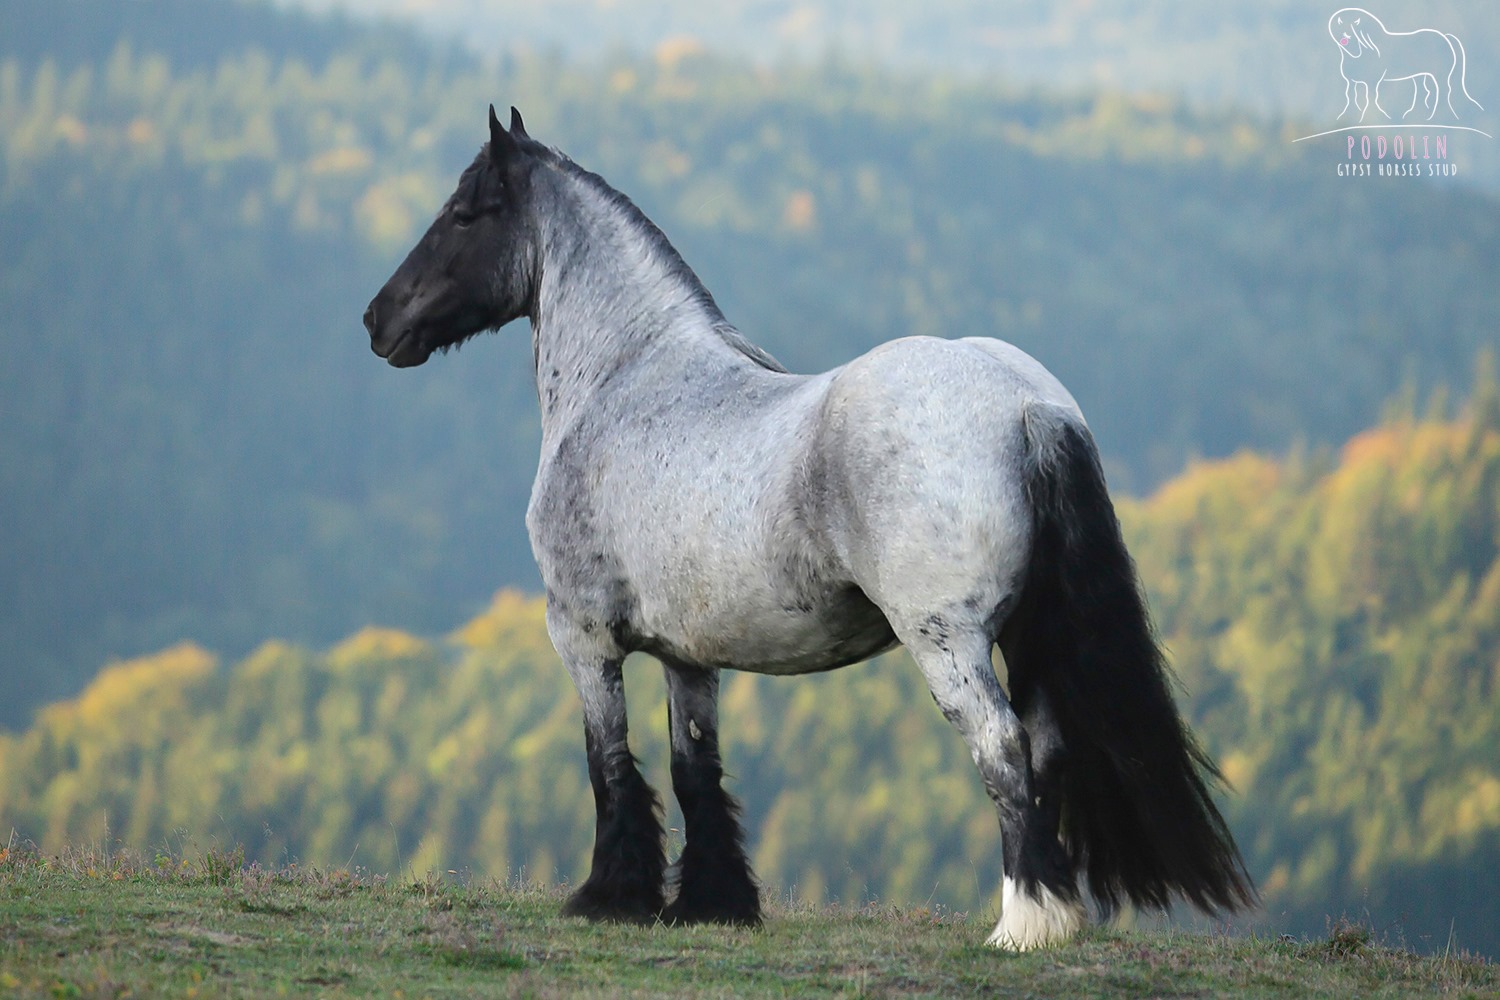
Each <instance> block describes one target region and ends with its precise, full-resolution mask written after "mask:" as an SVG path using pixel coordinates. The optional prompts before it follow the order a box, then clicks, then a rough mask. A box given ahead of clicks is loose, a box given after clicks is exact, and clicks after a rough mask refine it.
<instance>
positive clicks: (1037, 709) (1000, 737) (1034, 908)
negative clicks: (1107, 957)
mask: <svg viewBox="0 0 1500 1000" xmlns="http://www.w3.org/2000/svg"><path fill="white" fill-rule="evenodd" d="M897 634H898V636H900V638H901V639H902V641H903V642H904V643H905V645H906V647H907V649H908V650H909V651H910V652H911V654H912V657H913V659H915V660H916V661H917V666H918V667H920V668H921V670H922V675H923V677H924V678H926V680H927V686H928V689H929V690H930V691H931V692H932V697H933V699H934V700H935V701H936V702H937V704H938V707H939V708H940V709H942V712H943V715H944V717H946V718H947V719H948V721H949V722H951V723H952V724H953V726H954V727H955V728H956V729H957V730H958V731H959V733H960V734H961V735H962V736H963V738H964V742H965V743H967V744H968V747H969V753H970V755H971V756H973V758H974V763H975V764H976V765H977V766H978V768H979V774H980V777H981V778H982V779H983V781H984V787H985V791H986V792H988V793H989V796H990V799H991V800H992V801H993V802H994V803H995V808H996V810H997V811H998V812H999V814H1000V834H1001V838H1002V851H1003V857H1002V864H1003V868H1004V874H1005V885H1004V893H1003V897H1002V901H1001V913H1000V922H999V923H998V924H997V925H996V926H995V930H994V933H993V934H991V935H990V938H989V942H988V943H990V944H992V945H997V946H999V947H1002V948H1013V949H1016V950H1019V951H1024V950H1027V949H1030V948H1036V947H1041V946H1044V945H1049V944H1056V943H1059V942H1061V941H1063V940H1065V939H1067V938H1068V937H1070V936H1072V935H1073V934H1074V933H1075V932H1076V931H1077V930H1078V929H1079V928H1080V927H1082V926H1083V923H1084V920H1085V912H1084V908H1083V903H1082V901H1081V899H1080V897H1079V891H1078V884H1077V880H1076V876H1075V874H1074V870H1073V865H1072V863H1071V861H1070V860H1069V858H1068V856H1067V854H1066V852H1065V851H1064V850H1063V847H1062V844H1061V843H1060V842H1059V841H1058V839H1057V821H1058V812H1057V795H1056V789H1055V781H1056V780H1057V779H1056V775H1055V773H1054V772H1055V767H1054V765H1053V762H1054V761H1056V760H1057V759H1058V758H1057V754H1058V752H1059V751H1060V750H1061V747H1060V744H1059V745H1056V746H1053V745H1052V743H1050V742H1049V743H1047V745H1046V746H1045V747H1039V748H1038V749H1045V756H1044V758H1043V759H1044V760H1045V761H1046V762H1047V767H1046V769H1045V771H1044V773H1043V775H1042V779H1043V780H1042V781H1040V782H1039V781H1038V778H1037V775H1036V774H1035V773H1034V772H1033V768H1032V752H1033V751H1032V746H1031V738H1030V736H1029V735H1028V733H1027V730H1026V728H1025V727H1023V725H1022V723H1021V720H1020V719H1019V718H1018V717H1017V716H1016V713H1015V711H1014V710H1013V709H1012V707H1011V704H1010V702H1009V701H1008V700H1007V699H1006V697H1005V693H1004V692H1003V691H1002V690H1001V688H1000V682H999V681H998V680H996V678H995V672H994V670H993V668H992V667H991V665H990V649H991V646H992V645H993V643H992V640H991V638H990V636H989V635H988V634H987V633H985V632H984V631H983V630H981V629H979V628H977V627H955V626H954V625H953V624H951V623H950V622H949V621H947V620H946V619H945V618H944V617H943V616H940V615H932V616H930V617H928V618H927V619H926V620H925V621H924V622H922V623H921V624H919V625H917V626H916V627H915V628H914V629H910V630H907V629H902V628H900V627H898V628H897ZM1028 707H1029V708H1030V709H1031V712H1030V714H1031V715H1032V716H1033V717H1034V718H1035V719H1036V720H1037V721H1038V723H1039V724H1044V723H1045V720H1046V716H1045V712H1046V708H1045V705H1044V704H1043V703H1041V702H1040V701H1033V702H1032V703H1031V705H1030V706H1028ZM1044 729H1045V733H1046V736H1045V737H1044V739H1046V740H1051V737H1052V736H1053V735H1054V734H1055V727H1051V726H1045V725H1044ZM1038 735H1039V736H1042V735H1043V734H1042V733H1040V732H1039V734H1038ZM1044 786H1053V787H1051V788H1047V787H1044Z"/></svg>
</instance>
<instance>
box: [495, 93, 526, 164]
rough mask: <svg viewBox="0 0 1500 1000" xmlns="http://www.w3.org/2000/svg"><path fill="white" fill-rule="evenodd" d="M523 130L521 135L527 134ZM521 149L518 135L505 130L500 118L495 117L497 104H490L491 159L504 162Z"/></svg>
mask: <svg viewBox="0 0 1500 1000" xmlns="http://www.w3.org/2000/svg"><path fill="white" fill-rule="evenodd" d="M525 134H526V133H525V132H522V133H521V135H523V136H524V135H525ZM518 149H519V146H518V144H517V143H516V137H515V136H513V135H511V134H510V133H509V132H507V131H505V129H504V128H502V127H501V125H500V119H499V118H496V117H495V106H494V105H493V104H491V105H490V159H491V160H493V161H494V162H495V163H497V164H499V163H504V162H505V161H506V160H508V159H510V157H511V156H512V155H513V154H514V153H515V152H516V151H517V150H518Z"/></svg>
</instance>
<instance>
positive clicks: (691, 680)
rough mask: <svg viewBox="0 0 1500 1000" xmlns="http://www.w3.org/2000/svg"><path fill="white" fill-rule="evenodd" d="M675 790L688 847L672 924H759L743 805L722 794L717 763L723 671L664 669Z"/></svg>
mask: <svg viewBox="0 0 1500 1000" xmlns="http://www.w3.org/2000/svg"><path fill="white" fill-rule="evenodd" d="M666 676H667V698H668V702H667V724H668V726H669V727H670V729H671V736H672V790H673V791H674V792H675V793H676V795H677V802H678V804H679V805H681V807H682V817H683V823H684V826H685V827H686V830H685V831H684V832H685V834H686V843H685V844H684V846H683V849H682V858H681V860H680V861H679V862H678V873H679V879H678V891H677V898H676V899H675V900H673V901H672V904H671V905H670V906H668V907H667V908H666V910H665V911H663V913H662V918H663V919H664V920H667V921H682V922H684V923H700V922H705V921H711V922H716V923H729V924H758V923H760V890H759V888H758V887H757V886H756V884H755V876H754V875H753V874H751V871H750V861H749V859H748V858H747V857H746V856H745V846H744V837H745V835H744V831H743V830H742V829H741V827H740V823H739V818H738V817H739V811H740V807H739V803H737V802H736V801H735V800H734V798H733V797H732V796H730V795H729V794H728V793H727V792H725V791H724V789H723V786H722V781H723V777H724V768H723V764H722V762H721V761H720V758H719V707H718V698H719V672H718V671H717V670H710V669H700V668H697V667H691V666H681V665H676V664H667V665H666Z"/></svg>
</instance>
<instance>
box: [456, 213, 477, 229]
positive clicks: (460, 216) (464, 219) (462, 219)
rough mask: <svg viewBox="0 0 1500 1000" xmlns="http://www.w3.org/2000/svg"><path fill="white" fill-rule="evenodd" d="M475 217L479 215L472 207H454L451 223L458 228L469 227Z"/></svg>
mask: <svg viewBox="0 0 1500 1000" xmlns="http://www.w3.org/2000/svg"><path fill="white" fill-rule="evenodd" d="M477 218H479V216H478V215H476V214H475V212H474V211H473V209H470V208H455V209H454V210H453V224H454V225H455V226H457V227H458V228H459V229H467V228H469V226H471V225H473V223H474V220H475V219H477Z"/></svg>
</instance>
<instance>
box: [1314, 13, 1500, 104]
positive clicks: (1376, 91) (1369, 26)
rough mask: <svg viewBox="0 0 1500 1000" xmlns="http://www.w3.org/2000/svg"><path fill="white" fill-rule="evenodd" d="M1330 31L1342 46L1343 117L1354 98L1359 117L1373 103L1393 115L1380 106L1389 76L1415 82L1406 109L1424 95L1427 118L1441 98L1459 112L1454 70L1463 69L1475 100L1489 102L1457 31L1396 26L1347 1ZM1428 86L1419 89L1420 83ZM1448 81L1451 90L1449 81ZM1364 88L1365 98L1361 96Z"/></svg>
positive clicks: (1461, 76)
mask: <svg viewBox="0 0 1500 1000" xmlns="http://www.w3.org/2000/svg"><path fill="white" fill-rule="evenodd" d="M1328 34H1329V37H1331V38H1332V39H1333V40H1334V42H1335V43H1337V44H1338V47H1339V72H1340V74H1342V75H1343V77H1344V110H1343V111H1340V112H1339V117H1340V118H1342V117H1344V115H1345V114H1346V113H1348V111H1349V106H1350V105H1351V104H1352V105H1354V106H1355V107H1357V108H1358V109H1359V120H1360V121H1364V120H1365V113H1366V112H1367V111H1369V110H1370V105H1371V104H1372V103H1373V104H1374V105H1375V109H1376V110H1377V111H1379V112H1380V113H1381V114H1383V115H1385V116H1386V117H1387V118H1389V117H1390V115H1389V114H1387V113H1386V110H1385V109H1384V108H1382V107H1381V106H1380V87H1381V85H1382V84H1383V83H1386V82H1387V81H1396V82H1401V81H1406V80H1410V81H1411V82H1412V98H1411V107H1409V108H1407V109H1406V114H1403V115H1402V116H1401V117H1402V118H1405V117H1406V115H1409V114H1411V113H1412V112H1413V111H1415V110H1416V107H1417V98H1418V96H1420V97H1421V99H1422V107H1423V108H1426V109H1427V120H1428V121H1431V120H1432V118H1433V116H1434V115H1436V114H1437V110H1438V100H1439V98H1442V100H1443V102H1444V103H1446V104H1447V105H1448V113H1449V114H1451V115H1452V116H1453V117H1454V118H1457V117H1458V112H1457V111H1455V110H1454V108H1453V74H1454V73H1455V72H1456V73H1458V89H1459V91H1460V92H1461V93H1462V94H1463V95H1464V96H1465V97H1467V98H1468V99H1469V102H1470V103H1471V104H1473V105H1474V106H1475V107H1476V108H1479V109H1480V110H1481V111H1483V110H1484V105H1482V104H1480V103H1479V102H1478V101H1476V100H1474V98H1473V96H1472V95H1471V94H1470V93H1469V86H1468V56H1467V54H1466V53H1465V52H1464V44H1463V42H1461V41H1459V39H1458V36H1457V35H1453V34H1449V33H1447V32H1443V31H1438V30H1437V29H1436V28H1418V29H1417V30H1415V31H1391V30H1390V29H1389V28H1387V27H1386V26H1385V25H1384V24H1383V23H1381V20H1380V18H1378V17H1376V16H1375V15H1374V14H1371V13H1370V12H1369V11H1367V10H1364V9H1363V8H1360V7H1345V8H1343V9H1342V10H1336V11H1334V12H1333V15H1332V16H1331V17H1329V19H1328ZM1419 81H1420V83H1421V84H1422V92H1421V94H1420V95H1418V93H1417V83H1418V82H1419ZM1445 86H1446V88H1447V89H1446V90H1444V87H1445ZM1361 90H1362V91H1363V93H1364V101H1363V103H1361V102H1360V93H1361Z"/></svg>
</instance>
